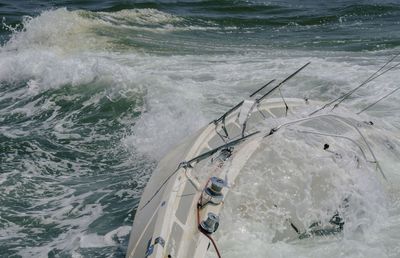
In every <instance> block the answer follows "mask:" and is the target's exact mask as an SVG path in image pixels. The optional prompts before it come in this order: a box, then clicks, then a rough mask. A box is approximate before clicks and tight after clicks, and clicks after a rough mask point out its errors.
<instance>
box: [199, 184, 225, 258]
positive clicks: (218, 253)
mask: <svg viewBox="0 0 400 258" xmlns="http://www.w3.org/2000/svg"><path fill="white" fill-rule="evenodd" d="M210 179H211V178H209V179H208V180H207V183H206V186H207V185H208V183H209V182H210ZM202 198H203V192H201V194H200V199H199V201H198V202H197V205H196V209H197V225H198V229H199V231H200V232H201V233H202V234H203V235H205V236H206V237H207V238H208V239H209V240H210V241H211V243H212V244H213V246H214V249H215V251H216V252H217V255H218V258H221V257H222V256H221V253H220V252H219V249H218V246H217V243H216V242H215V240H214V239H213V238H212V237H211V236H210V235H209V234H208V233H207V232H205V231H204V229H202V228H201V226H200V208H201V204H200V201H201V199H202Z"/></svg>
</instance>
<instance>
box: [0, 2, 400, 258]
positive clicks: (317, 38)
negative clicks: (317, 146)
mask: <svg viewBox="0 0 400 258" xmlns="http://www.w3.org/2000/svg"><path fill="white" fill-rule="evenodd" d="M0 18H2V25H1V28H0V42H1V48H0V204H1V205H0V257H47V256H48V257H123V256H124V255H125V251H126V248H127V241H128V234H129V232H130V230H131V225H132V222H133V218H134V215H135V210H136V208H137V205H138V202H139V200H140V195H141V193H142V191H143V189H144V187H145V184H146V182H147V181H148V179H149V177H150V175H151V172H152V170H153V169H154V167H155V166H156V164H157V161H158V160H159V159H160V158H161V157H162V156H163V155H164V154H165V153H167V152H168V149H169V148H171V147H173V146H174V145H176V144H177V143H179V142H180V140H182V139H183V138H185V137H186V136H188V135H190V134H191V133H193V132H194V131H196V130H197V129H199V128H201V127H202V126H203V125H205V124H206V123H208V122H209V121H210V120H211V119H213V118H215V117H217V116H218V115H220V114H222V113H224V112H225V110H227V109H228V108H229V107H231V106H232V105H234V104H236V103H237V102H238V101H239V100H241V99H242V98H243V96H245V95H246V94H247V93H248V92H251V91H252V90H254V89H255V88H257V87H259V86H260V85H263V84H264V83H265V82H266V81H269V80H270V79H273V78H283V77H284V76H286V75H288V73H289V72H290V71H294V70H295V69H297V68H298V67H300V66H301V65H303V64H304V63H305V62H308V61H311V65H310V69H308V70H305V71H304V72H302V73H301V74H299V76H298V77H296V81H293V82H292V83H290V84H288V85H287V87H285V88H284V90H283V91H284V94H285V96H288V97H300V98H303V97H306V98H312V99H317V100H321V101H326V100H330V99H332V98H334V97H335V96H337V95H338V94H340V93H343V92H345V91H346V90H349V89H350V88H352V87H354V86H356V85H357V83H360V82H362V81H363V80H364V79H365V78H366V77H368V76H369V75H370V74H371V73H373V72H374V71H375V70H377V69H378V68H379V67H380V66H381V65H383V64H384V63H385V62H386V61H387V60H388V59H389V58H390V57H391V56H393V55H394V54H396V53H398V52H399V50H400V3H399V2H397V1H378V0H374V1H354V0H343V1H320V0H316V1H311V0H306V1H301V2H300V1H293V0H291V1H290V0H287V1H276V0H274V1H265V0H263V1H261V0H253V1H228V0H213V1H111V0H110V1H43V0H42V1H14V2H11V1H0ZM399 79H400V74H399V71H398V70H394V71H393V72H391V73H388V74H387V76H385V77H384V78H380V79H378V80H376V82H374V83H372V84H371V85H369V86H368V87H365V88H363V89H362V90H360V91H359V92H357V94H354V96H352V98H351V99H350V100H349V101H348V102H349V103H348V105H349V106H350V107H351V108H353V109H354V111H358V110H360V109H361V108H362V107H364V106H365V105H366V104H368V103H371V102H373V101H374V100H375V99H376V97H377V96H383V95H384V94H386V93H387V92H389V91H390V90H392V89H394V88H396V87H398V86H399V85H398V82H399ZM399 100H400V96H399V95H397V96H396V95H394V96H392V97H391V98H389V99H387V100H386V101H385V102H383V103H382V104H380V105H378V106H376V107H375V108H374V109H373V110H371V111H370V112H369V113H368V115H369V116H371V119H379V121H382V124H385V125H387V128H390V130H392V131H393V133H395V134H398V133H399V131H398V130H399V129H400V116H399V115H398V114H399V111H400V107H399V105H398V103H399ZM395 169H399V170H400V168H395ZM388 198H389V200H390V202H389V203H391V204H390V205H389V206H388V208H387V210H388V214H389V215H388V219H387V223H388V224H387V225H386V224H385V225H383V224H381V223H380V224H379V223H378V224H377V225H375V224H373V226H374V227H378V228H379V227H381V229H382V230H381V231H382V232H381V231H379V230H378V231H379V232H381V234H382V235H379V234H378V235H377V236H379V237H380V239H382V242H373V241H372V247H371V248H373V250H372V251H371V249H368V248H367V246H368V245H367V244H366V246H363V245H362V243H363V242H362V241H361V243H359V242H356V243H354V242H352V240H348V242H345V243H343V245H354V246H357V248H355V249H354V250H355V251H354V252H351V251H350V253H347V254H348V255H346V254H342V255H341V256H342V257H345V256H350V257H369V256H368V255H376V254H382V256H381V257H399V255H400V250H399V249H398V247H397V245H398V244H397V243H398V241H399V237H398V236H397V235H396V234H395V233H393V232H396V230H399V229H400V201H399V199H398V195H394V197H393V196H391V197H388ZM390 198H392V199H390ZM366 201H368V200H366ZM371 212H373V211H371ZM391 230H393V232H392V231H391ZM385 232H386V233H385ZM374 237H376V236H372V235H368V234H367V233H366V235H365V238H366V239H371V238H374ZM367 242H368V241H366V243H367ZM277 248H278V250H279V246H278V247H277ZM329 248H331V247H329ZM329 248H328V249H329ZM335 248H337V247H332V248H331V249H329V250H328V252H327V253H329V254H331V255H330V257H337V256H335V254H337V252H336V249H335ZM350 250H353V249H351V248H350ZM360 250H361V251H360ZM278 253H279V252H278ZM263 255H264V256H263ZM287 255H289V256H293V257H295V255H294V254H287ZM328 256H329V255H328ZM260 257H265V254H261V256H260ZM286 257H288V256H286ZM370 257H374V256H370ZM375 257H376V256H375Z"/></svg>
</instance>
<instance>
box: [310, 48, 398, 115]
mask: <svg viewBox="0 0 400 258" xmlns="http://www.w3.org/2000/svg"><path fill="white" fill-rule="evenodd" d="M398 56H400V53H398V54H396V55H394V56H393V57H392V58H390V59H389V60H388V61H387V62H386V63H385V64H384V65H383V66H382V67H381V68H379V69H378V70H377V71H375V72H374V73H373V74H371V75H370V76H369V77H368V78H367V79H366V80H365V81H363V82H362V83H361V84H360V85H359V86H357V87H356V88H354V89H352V90H350V91H348V92H347V93H345V94H343V95H341V96H339V97H338V98H336V99H334V100H332V101H330V102H328V103H326V104H325V105H324V106H322V107H321V108H319V109H317V110H315V111H313V112H312V113H310V114H309V116H312V115H314V114H316V113H318V112H319V111H321V110H323V109H325V108H327V107H329V106H330V105H332V104H333V103H335V102H336V101H338V100H341V99H342V98H344V99H346V98H347V97H349V96H350V95H351V94H353V93H354V92H355V91H357V90H358V89H359V88H361V87H363V86H364V85H366V84H367V83H369V82H371V81H373V80H375V79H376V78H378V77H380V76H381V75H383V74H385V73H387V72H389V71H391V70H393V69H394V68H396V67H398V66H399V65H400V62H399V63H397V64H396V65H394V66H392V67H390V68H388V69H386V70H384V71H383V72H381V73H380V74H378V73H379V72H380V71H382V70H383V69H384V68H385V67H386V66H387V65H389V64H390V63H391V62H393V60H394V59H396V58H397V57H398ZM344 99H343V100H344ZM343 100H342V101H341V102H343ZM341 102H340V103H341ZM340 103H338V104H340ZM338 104H337V105H338ZM337 105H336V106H337Z"/></svg>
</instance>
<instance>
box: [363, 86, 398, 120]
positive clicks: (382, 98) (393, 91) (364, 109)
mask: <svg viewBox="0 0 400 258" xmlns="http://www.w3.org/2000/svg"><path fill="white" fill-rule="evenodd" d="M398 90H400V87H398V88H396V89H394V90H392V91H391V92H389V93H388V94H386V95H385V96H383V97H381V98H380V99H378V100H377V101H375V102H374V103H372V104H370V105H368V106H366V107H365V108H363V109H362V110H360V111H358V112H357V113H356V114H357V115H359V114H361V113H362V112H364V111H366V110H367V109H369V108H371V107H373V106H375V105H376V104H378V103H379V102H380V101H381V100H384V99H386V98H387V97H389V96H390V95H392V94H394V93H395V92H396V91H398Z"/></svg>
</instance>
